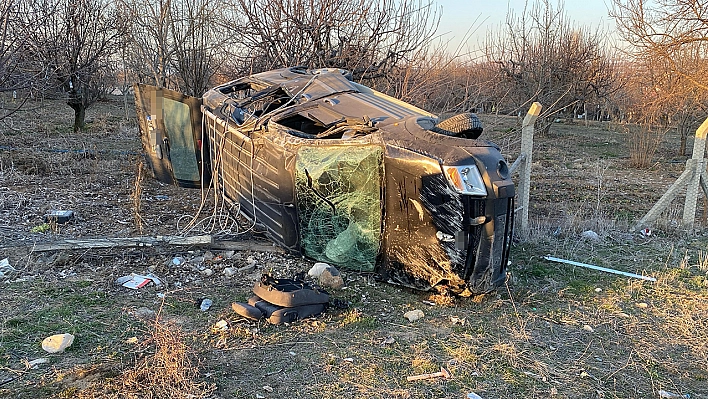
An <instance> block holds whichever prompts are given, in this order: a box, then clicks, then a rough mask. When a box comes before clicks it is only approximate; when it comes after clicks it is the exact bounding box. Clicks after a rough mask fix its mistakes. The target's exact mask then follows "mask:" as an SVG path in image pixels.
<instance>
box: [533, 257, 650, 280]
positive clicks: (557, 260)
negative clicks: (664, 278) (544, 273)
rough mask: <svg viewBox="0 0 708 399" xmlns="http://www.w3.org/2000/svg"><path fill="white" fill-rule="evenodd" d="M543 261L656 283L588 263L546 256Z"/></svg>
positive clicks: (638, 276)
mask: <svg viewBox="0 0 708 399" xmlns="http://www.w3.org/2000/svg"><path fill="white" fill-rule="evenodd" d="M543 259H545V260H550V261H551V262H558V263H565V264H568V265H573V266H580V267H586V268H588V269H593V270H599V271H601V272H607V273H613V274H619V275H621V276H627V277H634V278H639V279H642V280H647V281H654V282H655V281H656V279H655V278H654V277H648V276H642V275H640V274H634V273H628V272H623V271H621V270H615V269H609V268H607V267H601V266H595V265H589V264H587V263H580V262H574V261H572V260H565V259H560V258H554V257H552V256H544V257H543Z"/></svg>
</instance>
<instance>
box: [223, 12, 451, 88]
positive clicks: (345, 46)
mask: <svg viewBox="0 0 708 399" xmlns="http://www.w3.org/2000/svg"><path fill="white" fill-rule="evenodd" d="M232 1H233V2H232V5H233V11H232V12H233V13H234V14H235V15H239V16H242V17H243V21H240V24H239V26H236V27H235V26H233V24H234V22H232V21H228V23H229V26H227V28H229V29H230V31H231V32H233V34H234V35H238V39H239V40H238V42H240V43H241V46H240V49H237V50H240V51H238V52H237V53H236V54H235V55H236V56H237V59H238V61H239V64H240V65H241V67H242V68H243V69H244V71H243V72H251V71H256V72H257V71H262V70H267V69H273V68H277V67H285V66H293V65H303V66H308V67H334V68H343V69H348V70H350V71H352V73H353V74H354V77H355V78H356V79H367V80H372V79H377V78H382V77H386V76H388V75H389V74H390V73H391V72H392V71H393V69H394V68H395V67H396V66H397V65H399V64H400V63H402V62H406V61H408V58H407V57H409V56H411V55H412V54H414V53H415V51H416V50H418V49H420V48H422V47H425V46H426V45H427V44H428V43H429V41H430V39H431V38H432V37H433V34H434V32H435V29H436V28H437V23H438V15H437V13H436V10H435V9H434V7H433V5H432V3H429V2H424V1H418V0H396V1H392V0H354V1H352V0H283V1H270V0H232ZM237 22H238V21H237Z"/></svg>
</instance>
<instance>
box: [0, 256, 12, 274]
mask: <svg viewBox="0 0 708 399" xmlns="http://www.w3.org/2000/svg"><path fill="white" fill-rule="evenodd" d="M14 271H15V268H14V267H12V266H11V265H10V259H9V258H5V259H3V260H0V278H3V277H5V276H8V275H10V273H12V272H14Z"/></svg>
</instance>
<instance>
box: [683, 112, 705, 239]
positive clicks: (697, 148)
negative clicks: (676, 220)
mask: <svg viewBox="0 0 708 399" xmlns="http://www.w3.org/2000/svg"><path fill="white" fill-rule="evenodd" d="M706 133H708V119H706V120H705V121H703V123H702V124H701V126H700V127H699V128H698V130H696V138H695V140H694V141H693V154H692V155H691V159H692V160H694V161H695V166H694V169H693V174H692V176H691V180H689V182H688V187H687V188H686V202H685V204H684V206H683V225H684V227H686V228H688V229H692V228H693V222H694V221H695V219H696V202H697V201H698V194H699V189H700V182H701V176H703V175H704V174H705V173H706V160H705V156H704V155H705V150H706Z"/></svg>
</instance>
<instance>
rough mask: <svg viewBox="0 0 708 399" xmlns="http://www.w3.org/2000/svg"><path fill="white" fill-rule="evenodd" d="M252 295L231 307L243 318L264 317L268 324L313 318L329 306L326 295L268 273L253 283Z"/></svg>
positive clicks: (302, 283)
mask: <svg viewBox="0 0 708 399" xmlns="http://www.w3.org/2000/svg"><path fill="white" fill-rule="evenodd" d="M253 293H254V294H255V295H254V296H252V297H251V298H250V299H249V300H248V303H240V302H234V303H232V304H231V308H232V309H233V310H234V312H236V313H237V314H239V315H240V316H243V317H245V318H247V319H251V320H259V319H261V318H265V319H267V320H268V322H269V323H271V324H282V323H290V322H293V321H296V320H300V319H304V318H306V317H310V316H317V315H319V314H320V313H322V312H323V311H324V310H325V309H326V308H327V305H328V303H329V294H327V293H326V292H324V291H320V290H318V289H317V288H313V287H311V286H310V285H308V284H307V283H305V282H304V281H302V280H296V279H276V278H274V277H272V276H270V275H268V274H264V275H263V276H261V279H260V281H258V282H256V284H255V285H254V286H253Z"/></svg>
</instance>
